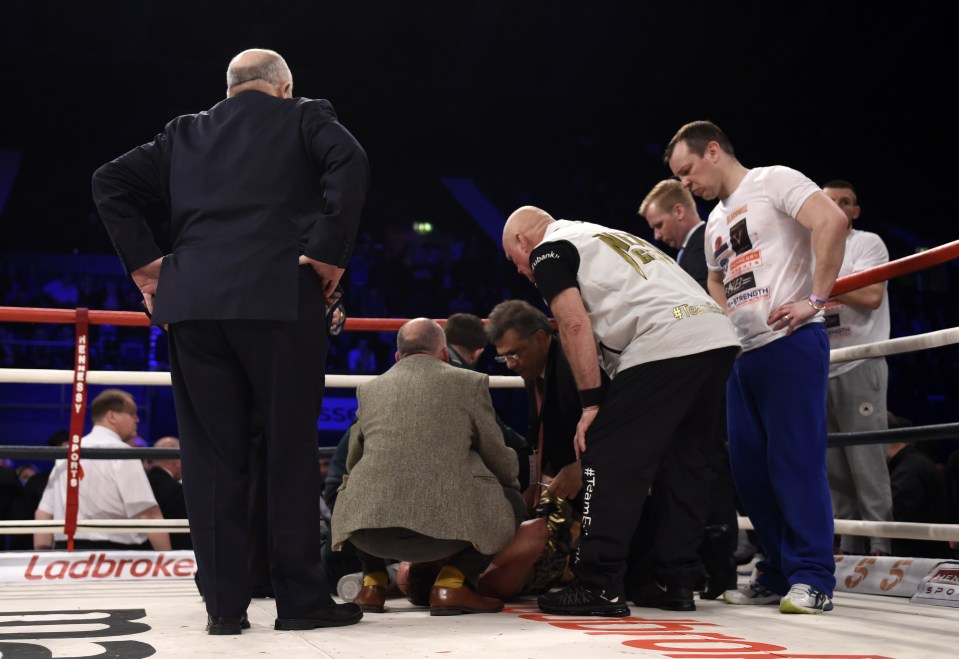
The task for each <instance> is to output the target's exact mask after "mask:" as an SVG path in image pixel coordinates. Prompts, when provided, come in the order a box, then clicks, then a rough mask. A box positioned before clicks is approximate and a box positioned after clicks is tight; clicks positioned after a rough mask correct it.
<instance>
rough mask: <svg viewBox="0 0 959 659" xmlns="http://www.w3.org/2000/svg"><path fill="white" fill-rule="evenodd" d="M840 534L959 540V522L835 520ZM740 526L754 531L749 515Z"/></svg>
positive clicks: (740, 519) (899, 538) (743, 518)
mask: <svg viewBox="0 0 959 659" xmlns="http://www.w3.org/2000/svg"><path fill="white" fill-rule="evenodd" d="M833 521H834V523H835V525H836V533H837V534H839V535H842V534H846V535H861V536H868V537H872V538H896V539H897V540H943V541H947V542H948V541H950V540H951V541H959V524H924V523H921V522H871V521H866V520H859V519H837V520H833ZM739 528H740V529H743V530H746V531H754V530H755V527H753V523H752V522H751V521H750V520H749V518H748V517H743V516H739Z"/></svg>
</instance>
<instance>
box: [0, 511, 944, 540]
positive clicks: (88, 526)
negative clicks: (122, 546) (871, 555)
mask: <svg viewBox="0 0 959 659" xmlns="http://www.w3.org/2000/svg"><path fill="white" fill-rule="evenodd" d="M834 522H835V526H836V533H839V534H849V535H861V536H869V537H874V538H896V539H902V540H941V541H950V540H952V541H959V524H922V523H918V522H871V521H864V520H854V519H837V520H834ZM63 525H64V520H62V519H59V520H57V519H51V520H0V535H4V534H9V535H26V534H29V533H40V532H51V531H53V532H62V530H63ZM739 528H740V529H744V530H753V524H752V522H751V521H750V520H749V518H748V517H742V516H740V517H739ZM84 531H87V532H89V531H100V532H106V533H151V532H154V531H167V532H169V533H189V532H190V527H189V522H188V520H185V519H109V520H95V519H83V520H77V532H78V533H81V532H84Z"/></svg>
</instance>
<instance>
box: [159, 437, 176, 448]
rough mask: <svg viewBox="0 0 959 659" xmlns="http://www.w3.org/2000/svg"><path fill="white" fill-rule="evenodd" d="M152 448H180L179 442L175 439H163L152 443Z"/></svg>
mask: <svg viewBox="0 0 959 659" xmlns="http://www.w3.org/2000/svg"><path fill="white" fill-rule="evenodd" d="M153 448H180V440H179V439H177V438H176V437H163V438H162V439H158V440H156V442H154V444H153Z"/></svg>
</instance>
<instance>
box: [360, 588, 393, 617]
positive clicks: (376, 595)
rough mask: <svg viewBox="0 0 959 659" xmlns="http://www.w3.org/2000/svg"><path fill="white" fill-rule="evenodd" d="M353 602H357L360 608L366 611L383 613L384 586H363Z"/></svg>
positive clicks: (384, 601) (384, 600)
mask: <svg viewBox="0 0 959 659" xmlns="http://www.w3.org/2000/svg"><path fill="white" fill-rule="evenodd" d="M353 603H354V604H359V605H360V608H361V609H363V610H364V611H366V612H367V613H383V605H384V604H385V603H386V588H385V587H384V586H363V588H361V589H360V594H359V595H357V596H356V598H355V599H354V600H353Z"/></svg>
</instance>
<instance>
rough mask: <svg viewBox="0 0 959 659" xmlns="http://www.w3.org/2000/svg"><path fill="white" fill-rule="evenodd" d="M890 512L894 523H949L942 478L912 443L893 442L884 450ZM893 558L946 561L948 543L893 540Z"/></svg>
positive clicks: (933, 465)
mask: <svg viewBox="0 0 959 659" xmlns="http://www.w3.org/2000/svg"><path fill="white" fill-rule="evenodd" d="M886 455H887V457H888V461H889V482H890V485H891V487H892V513H893V518H894V519H895V520H896V521H897V522H921V523H923V524H945V523H946V522H947V521H948V512H947V498H948V497H947V490H946V479H945V476H944V475H943V473H942V472H941V471H939V468H938V467H936V464H935V463H934V462H933V461H932V460H930V459H929V458H928V457H927V456H926V455H925V454H924V453H922V452H921V451H919V450H917V449H916V447H915V446H914V445H913V444H905V443H902V442H893V443H891V444H889V448H888V449H887V450H886ZM891 545H892V547H891V548H892V554H893V555H894V556H916V557H928V558H949V557H950V556H951V553H950V551H949V544H948V543H946V542H943V541H939V540H907V539H899V538H893V539H892V543H891Z"/></svg>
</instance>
